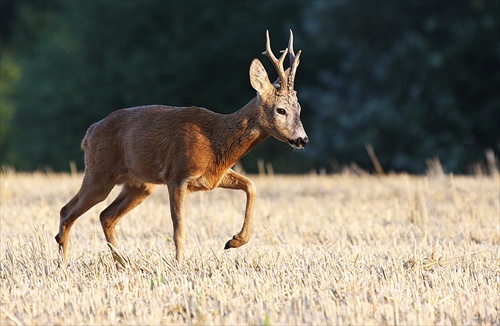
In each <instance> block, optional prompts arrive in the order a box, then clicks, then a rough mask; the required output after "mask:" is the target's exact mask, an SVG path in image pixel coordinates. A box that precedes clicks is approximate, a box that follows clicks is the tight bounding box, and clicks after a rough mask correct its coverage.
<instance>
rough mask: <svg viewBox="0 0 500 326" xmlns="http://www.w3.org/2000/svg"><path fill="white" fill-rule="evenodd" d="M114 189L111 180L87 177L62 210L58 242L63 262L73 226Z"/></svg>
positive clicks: (57, 236)
mask: <svg viewBox="0 0 500 326" xmlns="http://www.w3.org/2000/svg"><path fill="white" fill-rule="evenodd" d="M113 187H114V182H113V181H112V180H110V179H109V178H101V177H93V176H89V175H85V176H84V178H83V182H82V186H81V188H80V190H79V191H78V193H77V194H76V195H75V196H74V197H73V198H72V199H71V200H70V201H69V202H68V203H67V204H66V205H64V206H63V208H61V211H60V224H59V233H58V234H57V235H56V241H57V243H58V244H59V251H60V253H61V255H62V261H63V262H65V261H66V253H67V249H68V240H69V231H70V229H71V226H73V223H75V221H76V220H77V219H78V218H79V217H80V216H81V215H82V214H83V213H85V212H86V211H88V210H89V209H90V208H91V207H92V206H94V205H95V204H97V203H99V202H101V201H103V200H104V199H106V197H107V196H108V195H109V193H110V192H111V189H113Z"/></svg>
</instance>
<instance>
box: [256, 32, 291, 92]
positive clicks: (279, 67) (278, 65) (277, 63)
mask: <svg viewBox="0 0 500 326" xmlns="http://www.w3.org/2000/svg"><path fill="white" fill-rule="evenodd" d="M287 53H288V49H285V50H284V51H283V54H282V55H281V57H280V59H279V60H278V59H277V58H276V57H275V56H274V54H273V51H272V50H271V40H270V39H269V31H266V51H264V52H262V54H263V55H266V56H267V57H269V59H271V62H272V63H273V65H274V69H276V72H277V73H278V78H279V79H280V85H281V86H280V87H281V89H284V88H285V87H286V85H287V84H288V81H287V77H286V74H285V69H283V61H285V57H286V55H287Z"/></svg>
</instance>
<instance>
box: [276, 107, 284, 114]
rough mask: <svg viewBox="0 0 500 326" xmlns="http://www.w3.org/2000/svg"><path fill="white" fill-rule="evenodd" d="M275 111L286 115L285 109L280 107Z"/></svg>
mask: <svg viewBox="0 0 500 326" xmlns="http://www.w3.org/2000/svg"><path fill="white" fill-rule="evenodd" d="M276 112H278V114H281V115H286V111H285V109H282V108H278V109H276Z"/></svg>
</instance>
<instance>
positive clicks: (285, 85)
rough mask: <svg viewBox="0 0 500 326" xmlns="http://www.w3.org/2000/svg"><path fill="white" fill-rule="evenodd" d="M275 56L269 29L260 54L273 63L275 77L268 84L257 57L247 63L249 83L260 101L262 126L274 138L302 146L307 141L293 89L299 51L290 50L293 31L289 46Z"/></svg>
mask: <svg viewBox="0 0 500 326" xmlns="http://www.w3.org/2000/svg"><path fill="white" fill-rule="evenodd" d="M281 52H282V54H281V57H280V58H279V59H277V58H276V57H275V56H274V54H273V52H272V50H271V41H270V39H269V31H267V32H266V51H264V52H263V53H262V54H264V55H266V56H267V57H269V59H270V60H271V62H272V63H273V66H274V68H275V69H276V72H277V73H278V80H276V82H275V83H274V84H271V82H270V81H269V77H268V75H267V72H266V70H265V69H264V66H263V65H262V63H261V62H260V61H259V59H254V60H253V62H252V64H251V66H250V83H251V84H252V87H253V88H254V89H255V90H256V91H257V98H258V101H260V105H259V107H260V108H261V112H260V114H261V117H260V118H261V124H262V127H263V128H264V129H265V130H266V131H267V132H268V133H269V134H271V135H272V136H273V137H274V138H276V139H278V140H280V141H283V142H285V143H289V144H290V145H291V146H292V147H294V148H303V147H304V146H306V145H307V143H308V142H309V138H308V137H307V135H306V132H305V130H304V127H303V126H302V122H301V121H300V109H301V108H300V104H299V101H298V99H297V92H296V91H295V90H294V89H293V84H294V80H295V72H296V71H297V67H298V65H299V58H300V54H301V53H302V52H301V51H299V52H298V53H297V55H295V52H294V51H293V33H292V31H291V30H290V39H289V41H288V48H286V49H285V50H283V51H281ZM287 54H288V55H289V57H290V67H289V68H288V69H287V70H286V71H285V69H284V68H283V61H284V60H285V58H286V55H287Z"/></svg>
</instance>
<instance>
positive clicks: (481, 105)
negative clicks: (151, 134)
mask: <svg viewBox="0 0 500 326" xmlns="http://www.w3.org/2000/svg"><path fill="white" fill-rule="evenodd" d="M1 6H2V7H1V15H2V17H1V24H0V26H1V50H2V56H1V78H2V79H1V88H0V91H1V106H0V115H1V116H0V117H1V123H0V146H1V147H0V154H1V163H3V164H9V165H13V166H14V167H16V168H18V169H23V170H32V169H37V168H43V167H45V166H51V167H52V168H53V169H55V170H67V169H68V168H69V165H68V162H70V161H76V162H77V164H78V165H79V166H80V167H82V152H81V150H80V148H79V143H80V141H81V139H82V138H83V136H84V134H85V131H86V129H87V128H88V126H89V125H90V124H92V123H93V122H96V121H98V120H100V119H102V118H104V117H105V116H106V115H107V114H109V113H110V112H112V111H114V110H116V109H119V108H124V107H130V106H137V105H144V104H167V105H179V106H185V105H197V106H203V107H207V108H209V109H211V110H214V111H217V112H221V113H229V112H233V111H235V110H237V109H239V108H240V107H242V106H243V105H244V104H245V103H246V102H248V101H249V100H250V99H251V98H252V97H253V96H254V92H253V90H252V88H251V87H250V85H249V80H248V67H249V65H250V62H251V60H252V59H253V58H254V57H259V58H260V59H261V61H263V62H264V64H265V65H266V67H267V69H268V71H269V72H270V74H271V75H272V76H275V74H274V71H272V66H271V65H270V64H269V63H268V62H267V60H266V58H265V57H263V56H262V55H260V53H261V52H262V51H263V50H264V40H265V30H266V29H269V30H270V31H271V39H272V43H273V47H274V48H276V50H278V49H279V47H284V46H285V45H286V42H287V38H288V34H287V33H288V32H287V31H288V29H290V28H292V29H293V30H294V34H295V39H296V41H295V44H296V45H295V48H296V49H297V50H298V49H302V50H303V55H302V60H301V65H300V67H299V69H298V73H297V81H296V89H297V90H298V94H299V98H300V100H301V103H302V107H303V109H302V112H303V120H304V124H305V127H306V130H307V131H308V133H309V136H310V138H311V143H310V146H308V148H307V149H306V150H305V151H303V152H299V153H296V152H294V151H292V150H291V149H289V148H288V147H287V146H286V145H284V144H281V143H279V142H278V141H267V142H265V143H264V144H262V145H260V146H259V147H258V148H257V149H256V150H255V151H254V152H252V153H251V154H249V156H248V157H246V158H245V159H244V160H243V165H244V167H245V168H246V169H247V170H249V171H255V170H256V168H257V164H256V163H255V161H256V159H257V158H263V159H264V160H266V161H272V162H273V163H274V167H275V170H277V171H279V172H304V171H308V170H309V169H311V168H321V167H325V168H327V170H331V169H332V167H334V166H336V165H343V164H348V163H350V162H356V163H358V164H359V165H361V166H362V167H364V168H366V169H371V162H370V159H369V157H368V155H367V153H366V149H365V145H366V144H371V145H373V147H374V149H375V152H376V153H377V155H378V157H379V159H380V161H381V163H382V166H383V167H384V168H385V169H386V170H390V169H392V170H396V171H402V170H405V171H409V172H423V171H424V170H425V160H426V159H428V158H432V157H438V158H439V159H440V160H441V162H442V163H443V165H444V166H445V169H446V170H447V171H450V172H457V173H459V172H468V169H469V168H470V166H471V164H473V163H475V162H478V161H481V160H483V157H484V152H485V150H487V149H493V150H494V151H496V153H498V150H499V141H500V127H499V126H500V96H499V93H500V92H499V91H498V90H499V89H500V69H499V68H500V67H499V63H500V39H499V36H498V35H499V30H500V28H499V27H500V26H499V19H500V2H499V1H480V0H477V1H460V2H457V3H450V2H447V1H404V2H400V1H352V2H347V1H346V2H344V1H309V2H302V1H300V2H294V1H265V2H264V1H262V2H261V1H258V2H252V1H248V2H242V1H234V2H229V1H211V2H208V1H168V2H159V1H125V2H118V1H88V2H87V1H36V2H35V1H33V2H10V1H2V2H1ZM497 156H498V155H497Z"/></svg>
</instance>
